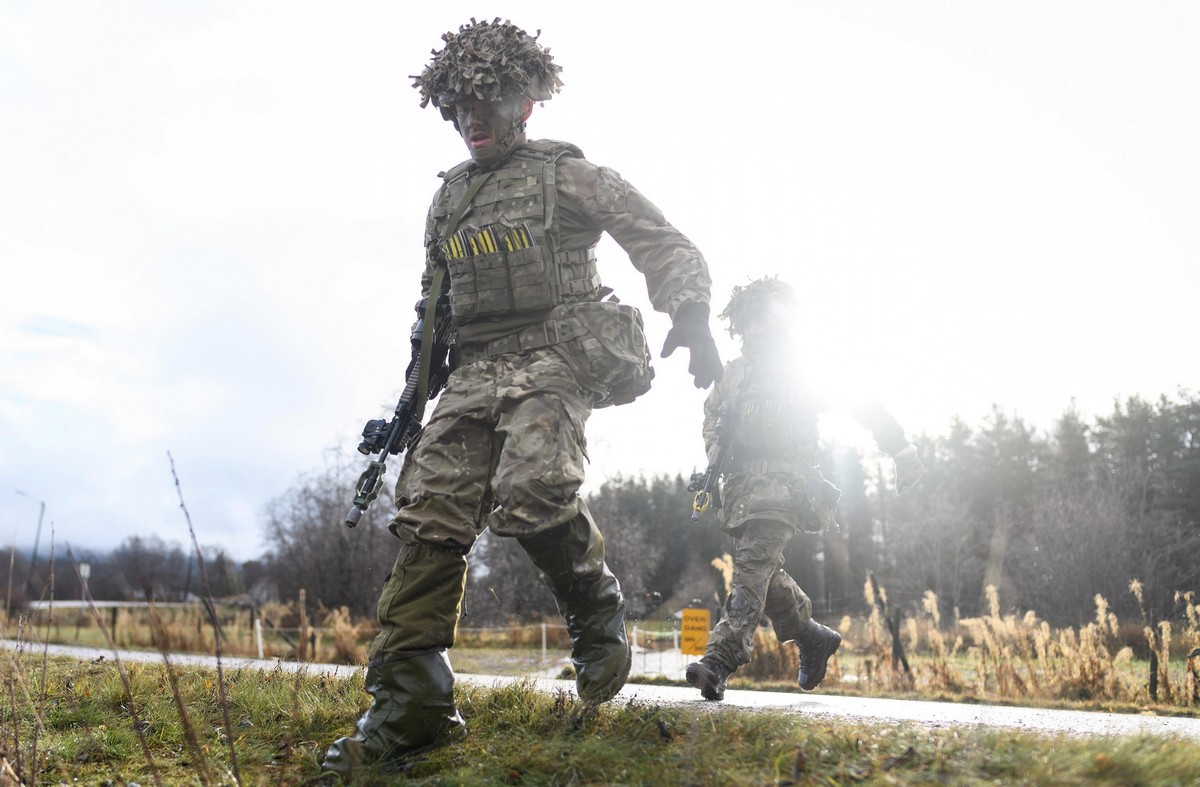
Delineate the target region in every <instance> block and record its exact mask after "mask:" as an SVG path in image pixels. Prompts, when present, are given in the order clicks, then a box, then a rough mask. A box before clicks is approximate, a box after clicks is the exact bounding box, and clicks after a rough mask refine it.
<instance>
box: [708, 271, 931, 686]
mask: <svg viewBox="0 0 1200 787" xmlns="http://www.w3.org/2000/svg"><path fill="white" fill-rule="evenodd" d="M795 316H796V306H795V303H794V300H793V298H792V291H791V288H790V287H789V286H788V285H787V284H785V283H783V282H781V281H779V280H778V279H775V278H765V279H760V280H758V281H755V282H752V283H750V284H748V285H746V286H743V287H736V288H734V291H733V297H732V298H731V299H730V302H729V306H728V307H727V308H726V309H725V311H724V312H722V313H721V318H722V319H728V320H729V332H730V334H731V335H734V336H737V335H740V336H741V337H742V356H741V357H739V358H735V359H734V360H732V361H730V362H729V363H728V364H727V365H726V367H725V375H724V377H723V378H722V380H721V381H720V382H719V383H718V385H717V386H716V387H714V388H713V390H712V392H711V393H710V394H709V395H708V398H707V399H706V400H705V402H704V441H705V446H706V448H707V449H708V452H709V456H710V459H711V458H715V457H714V452H715V448H716V445H717V440H718V431H720V432H722V433H724V437H723V439H724V440H725V441H726V445H727V450H729V452H730V453H729V458H728V460H727V463H726V464H725V467H724V472H723V482H722V486H721V501H722V503H721V509H720V517H721V527H722V529H723V530H725V531H726V532H727V533H729V534H730V535H732V536H733V538H734V554H733V582H732V587H731V589H730V592H729V595H728V596H727V597H726V599H725V605H724V608H723V609H722V610H721V619H720V620H719V621H718V622H717V625H716V627H714V629H713V631H712V633H711V634H710V635H709V638H708V646H707V647H706V648H705V654H704V656H703V658H701V659H700V660H699V661H697V662H693V663H692V664H689V665H688V667H687V670H686V672H685V674H686V677H687V680H688V683H690V684H691V685H693V686H695V687H696V688H698V689H700V692H701V694H702V695H703V696H704V697H705V699H709V700H720V699H722V698H724V696H725V684H726V682H727V681H728V679H729V676H730V675H732V674H733V673H734V672H735V671H736V670H737V668H738V667H740V666H742V665H743V664H746V663H747V662H749V661H750V652H751V649H752V646H753V643H754V632H755V630H756V629H757V628H758V622H759V620H760V619H761V617H762V615H763V614H764V612H765V613H766V615H767V617H768V618H770V620H771V624H772V626H773V627H774V629H775V636H776V637H777V638H778V639H779V641H780V642H789V641H790V642H795V643H796V645H797V646H798V648H799V653H800V672H799V675H798V676H797V680H798V682H799V684H800V688H802V689H804V690H805V691H811V690H812V689H815V688H816V687H817V685H818V684H820V682H821V680H822V679H824V677H825V668H826V664H827V662H828V661H829V657H830V656H832V655H833V654H834V652H836V651H837V649H838V646H839V645H840V644H841V641H842V638H841V636H840V635H838V633H837V632H836V631H834V630H832V629H830V628H828V627H826V626H823V625H821V624H820V623H817V622H816V621H815V620H813V619H812V604H811V602H810V601H809V599H808V596H806V595H805V594H804V591H802V590H801V589H800V587H799V586H798V585H797V584H796V582H795V580H793V579H792V578H791V577H790V576H788V574H787V572H785V571H784V570H783V568H782V566H783V550H784V547H786V546H787V543H788V541H789V540H790V539H791V537H792V535H793V534H794V533H795V532H796V531H798V530H803V531H805V532H820V531H823V530H824V529H825V528H827V527H829V526H831V525H833V524H834V512H835V508H836V506H837V500H838V497H839V493H838V491H837V488H836V487H834V486H833V485H832V484H831V483H829V482H828V481H827V480H825V478H824V477H823V476H822V475H821V471H820V467H819V464H818V462H819V460H818V456H819V455H818V452H817V417H818V415H819V413H821V412H823V411H825V410H827V409H828V408H827V407H826V406H825V405H824V404H823V403H822V402H821V401H820V400H819V399H818V397H817V396H816V395H814V393H813V391H812V390H811V389H810V388H809V387H808V386H806V385H805V383H804V380H803V377H802V375H800V374H799V373H798V372H797V370H796V369H795V365H796V360H795V358H793V357H789V352H790V351H791V349H792V348H793V347H794V345H793V343H792V342H791V341H790V339H789V337H788V327H789V325H790V324H791V323H792V322H794V320H795ZM854 415H855V416H856V417H857V418H858V420H859V421H860V422H861V423H862V424H863V425H864V426H866V427H868V428H869V429H871V431H872V433H873V435H874V437H875V441H876V443H878V445H879V447H880V448H881V449H883V450H884V451H886V452H887V453H889V454H891V455H892V457H893V458H894V460H895V463H896V486H897V489H904V488H906V487H908V486H911V485H912V484H914V483H916V481H917V479H918V478H920V476H921V474H922V472H923V471H924V469H923V467H922V465H921V461H920V459H918V458H917V452H916V448H915V447H913V446H912V445H911V444H910V443H909V442H908V440H906V439H905V437H904V430H903V429H901V428H900V425H899V424H898V423H896V420H895V419H894V418H892V417H891V416H890V415H888V414H887V413H886V412H884V410H883V409H882V408H881V407H879V406H878V405H877V404H872V405H870V406H868V407H863V408H858V409H857V410H855V411H854ZM718 424H719V425H718Z"/></svg>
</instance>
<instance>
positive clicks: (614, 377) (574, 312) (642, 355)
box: [550, 300, 654, 408]
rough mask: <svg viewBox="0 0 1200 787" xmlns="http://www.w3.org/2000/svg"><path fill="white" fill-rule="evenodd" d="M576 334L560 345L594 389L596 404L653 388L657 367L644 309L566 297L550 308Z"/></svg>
mask: <svg viewBox="0 0 1200 787" xmlns="http://www.w3.org/2000/svg"><path fill="white" fill-rule="evenodd" d="M550 319H551V320H561V321H562V322H564V323H566V324H567V326H568V330H567V331H566V334H567V335H571V334H575V335H576V338H573V339H570V340H568V341H566V342H563V343H561V344H558V345H556V346H557V347H558V348H559V349H560V350H561V351H562V353H563V355H564V357H565V358H566V360H567V363H568V364H569V365H570V367H571V371H573V372H574V373H575V376H576V378H577V379H578V381H579V384H580V385H581V386H583V387H584V388H588V389H591V390H592V391H593V392H595V395H596V401H595V405H594V406H595V407H598V408H599V407H609V406H611V405H618V404H628V403H629V402H632V401H633V400H634V399H636V398H638V397H639V396H641V395H642V394H644V393H646V391H649V390H650V383H651V381H652V380H653V379H654V369H653V368H651V366H650V347H649V345H648V344H647V342H646V333H645V329H644V327H643V324H642V315H641V312H639V311H638V310H637V309H636V308H634V307H633V306H627V305H625V304H623V303H618V302H616V301H612V300H608V301H588V302H584V303H567V304H563V305H562V306H559V307H557V308H555V309H554V310H553V311H552V312H551V313H550Z"/></svg>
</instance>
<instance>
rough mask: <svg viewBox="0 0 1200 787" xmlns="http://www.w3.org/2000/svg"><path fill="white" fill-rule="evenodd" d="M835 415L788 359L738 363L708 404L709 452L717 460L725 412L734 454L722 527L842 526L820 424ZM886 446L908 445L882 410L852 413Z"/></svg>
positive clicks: (869, 407)
mask: <svg viewBox="0 0 1200 787" xmlns="http://www.w3.org/2000/svg"><path fill="white" fill-rule="evenodd" d="M829 409H830V407H829V405H828V403H827V402H825V401H824V400H823V398H822V397H820V396H819V395H818V394H817V393H816V392H815V391H814V390H813V389H812V388H811V387H810V386H809V385H808V384H806V382H805V381H804V379H803V377H802V376H801V375H800V374H799V373H798V372H797V371H796V369H795V368H794V365H793V364H789V363H788V359H786V358H782V357H778V356H776V357H770V358H766V359H748V358H746V357H745V356H742V357H738V358H734V359H733V360H731V361H729V362H728V363H727V364H725V374H724V376H723V377H722V378H721V380H720V382H718V383H717V384H716V385H715V386H713V390H712V391H711V392H710V393H709V395H708V397H707V398H706V399H705V402H704V427H703V434H704V446H705V450H706V451H707V452H708V456H709V460H710V461H712V460H713V459H714V458H715V456H714V451H715V448H716V443H717V429H716V427H717V420H718V418H721V417H722V414H724V419H723V420H722V428H724V429H726V430H727V436H726V444H727V446H728V450H729V451H730V456H729V457H728V461H727V463H726V470H725V472H724V474H723V475H724V479H723V483H722V487H721V497H722V507H721V511H720V516H721V523H722V526H723V527H724V528H726V529H727V530H736V529H737V528H739V527H740V526H741V525H742V524H744V523H745V522H747V521H749V520H751V519H770V520H775V521H780V522H785V523H787V524H790V525H792V526H793V527H797V528H800V529H803V530H806V531H809V532H818V531H821V530H824V529H826V528H829V527H831V526H834V525H835V521H834V514H835V512H836V508H837V501H838V498H839V496H840V493H839V492H838V490H837V488H836V487H835V486H834V485H833V484H831V483H830V482H829V481H828V480H826V479H825V477H824V476H823V475H822V474H821V470H820V454H819V449H818V419H819V416H820V414H821V413H823V412H827V411H828V410H829ZM851 412H852V414H853V415H854V417H855V418H856V419H857V420H858V421H859V422H860V423H861V424H862V425H863V426H865V427H866V428H868V429H870V430H871V433H872V435H873V436H874V437H875V441H876V443H877V444H878V445H879V447H880V448H881V449H882V450H883V451H885V452H887V453H888V454H895V453H896V452H898V451H900V450H901V449H902V448H904V447H905V446H906V445H907V444H908V441H907V439H906V438H905V436H904V430H903V429H902V428H901V427H900V424H899V423H897V421H896V419H895V418H893V417H892V416H891V415H889V414H888V413H887V412H886V411H885V410H884V409H883V408H882V407H881V406H880V405H879V404H877V403H870V404H867V405H864V406H857V407H854V408H852V409H851Z"/></svg>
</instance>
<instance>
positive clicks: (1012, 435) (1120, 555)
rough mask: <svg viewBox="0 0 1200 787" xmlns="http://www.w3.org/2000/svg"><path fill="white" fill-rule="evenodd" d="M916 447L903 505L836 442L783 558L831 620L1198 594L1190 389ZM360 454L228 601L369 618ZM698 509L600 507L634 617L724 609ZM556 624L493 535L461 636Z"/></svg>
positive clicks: (1155, 605)
mask: <svg viewBox="0 0 1200 787" xmlns="http://www.w3.org/2000/svg"><path fill="white" fill-rule="evenodd" d="M914 443H915V444H916V445H917V448H918V451H919V453H920V456H921V459H922V461H923V462H924V464H925V466H926V468H927V470H926V475H925V476H924V478H922V479H921V482H920V483H919V484H917V486H916V487H914V488H912V489H910V490H906V491H905V493H904V494H901V495H897V494H896V493H895V491H894V486H893V484H892V478H891V464H890V461H888V460H886V458H884V457H882V455H880V454H878V453H875V452H868V453H865V454H864V453H861V452H859V451H857V450H853V449H848V448H845V447H841V446H837V445H827V446H825V447H824V449H823V452H824V453H823V457H822V467H823V471H824V472H825V474H826V475H827V476H828V477H829V478H830V479H831V480H832V481H833V482H834V483H835V484H837V486H838V487H839V488H840V489H841V491H842V497H841V501H840V503H839V513H838V519H839V523H840V527H839V528H838V529H837V530H831V531H829V532H826V533H823V534H799V535H798V536H797V537H796V538H794V539H793V540H792V542H791V544H790V545H789V547H788V550H787V552H786V554H785V560H786V568H787V570H788V572H789V573H790V574H792V576H794V577H795V578H796V579H797V581H798V582H799V583H800V584H801V586H802V587H804V588H805V590H806V591H807V592H808V594H809V595H810V596H811V597H812V599H813V602H814V606H815V608H816V610H817V613H818V615H819V616H822V617H825V618H829V617H831V616H840V615H841V614H862V613H865V612H866V611H867V601H866V599H865V596H864V592H863V586H864V582H865V580H866V578H867V577H868V576H873V577H874V578H875V580H876V582H877V583H878V584H879V585H882V586H883V587H885V588H886V589H887V592H888V596H889V601H890V603H891V605H892V606H893V608H901V609H909V610H912V611H915V610H917V609H919V608H920V604H921V601H922V598H923V597H924V595H925V593H926V591H933V592H934V593H935V594H936V595H937V598H938V600H939V604H940V605H942V607H943V608H942V610H941V614H942V616H943V618H945V619H953V618H954V616H956V615H957V616H961V617H970V616H975V615H977V614H980V613H982V612H985V611H986V609H987V600H986V595H985V588H987V587H988V586H989V585H990V586H994V587H995V588H997V589H998V592H999V596H1000V601H1001V606H1002V608H1003V609H1005V610H1009V611H1021V612H1023V611H1026V610H1034V611H1035V612H1036V613H1037V614H1038V615H1039V616H1040V617H1041V618H1043V619H1045V620H1047V621H1049V622H1051V623H1052V624H1055V625H1078V624H1080V623H1083V622H1087V621H1088V620H1090V619H1091V618H1092V617H1093V616H1094V613H1095V596H1096V595H1097V594H1099V595H1101V596H1103V597H1104V598H1105V599H1106V600H1107V601H1108V603H1109V605H1110V607H1111V609H1112V610H1113V611H1114V612H1116V613H1118V614H1119V615H1121V616H1122V617H1133V618H1137V617H1138V616H1143V617H1144V619H1145V620H1146V621H1147V622H1154V621H1157V620H1163V619H1170V618H1171V617H1173V616H1175V615H1176V614H1177V612H1178V609H1179V602H1178V600H1177V597H1176V593H1177V591H1197V590H1200V587H1197V586H1198V585H1200V580H1198V576H1200V572H1198V571H1197V563H1198V560H1200V399H1198V398H1197V397H1196V396H1195V395H1194V394H1191V393H1189V392H1186V391H1185V392H1180V394H1178V396H1177V397H1175V398H1169V397H1166V396H1164V397H1161V398H1160V399H1158V400H1156V401H1150V400H1145V399H1142V398H1138V397H1132V398H1129V399H1127V400H1125V401H1123V402H1115V403H1114V407H1113V411H1112V413H1111V414H1109V415H1107V416H1103V417H1098V418H1095V419H1094V420H1092V421H1091V422H1088V421H1085V419H1083V418H1082V417H1081V416H1080V415H1079V414H1078V413H1077V412H1075V411H1074V409H1069V410H1068V411H1067V412H1066V413H1064V414H1063V415H1062V416H1061V417H1060V418H1059V419H1058V420H1057V421H1056V422H1055V423H1054V425H1053V427H1052V428H1051V429H1050V430H1049V431H1048V432H1039V431H1038V430H1035V429H1034V428H1032V427H1030V426H1029V425H1028V424H1026V423H1025V422H1024V421H1023V420H1022V419H1021V418H1019V417H1015V416H1013V415H1010V414H1007V413H1005V412H1004V411H1003V410H1002V409H1000V408H998V407H997V408H994V409H993V411H992V412H991V413H990V414H989V415H988V416H987V417H986V418H984V419H982V422H981V423H979V424H978V425H975V426H971V425H968V424H967V423H965V422H964V421H962V420H961V419H955V420H954V421H953V422H952V423H951V425H950V428H949V430H948V433H947V434H945V435H942V436H933V437H931V436H923V435H919V436H917V437H915V438H914ZM357 459H359V457H358V456H357V455H354V458H353V459H349V460H347V459H344V458H343V459H339V460H334V461H332V462H331V463H330V464H329V465H327V466H326V467H323V468H321V469H319V470H317V471H314V472H312V473H310V474H308V475H306V476H304V477H302V478H300V479H299V480H298V481H297V482H296V483H295V484H294V485H293V486H292V488H290V489H288V490H286V491H285V492H283V493H282V494H280V495H279V496H278V497H276V498H275V499H274V500H273V501H272V502H271V503H270V504H269V506H268V507H267V509H266V511H265V513H264V520H265V523H264V527H265V533H266V536H267V541H268V543H269V545H270V547H269V549H268V551H267V553H266V554H264V555H263V556H262V557H261V558H260V559H258V560H254V561H248V562H246V563H243V564H242V565H240V566H239V565H236V564H235V563H234V562H233V561H232V560H229V559H228V557H227V556H226V555H224V554H222V553H220V552H219V551H217V550H208V552H209V555H207V556H206V566H207V568H208V573H209V580H210V584H211V585H212V592H213V595H214V596H224V595H229V594H236V593H244V592H252V591H255V590H256V589H257V592H260V593H262V592H264V590H263V589H264V588H266V589H268V590H267V591H265V592H269V594H270V595H273V596H275V597H278V598H282V599H285V600H286V599H294V598H297V597H298V595H299V591H300V590H302V589H303V590H304V591H305V595H306V599H307V601H308V603H309V605H310V606H311V607H312V611H313V612H317V611H318V610H319V608H321V607H325V608H334V607H343V606H344V607H347V608H349V609H350V611H351V612H352V613H354V614H356V615H361V616H372V615H373V614H374V606H375V602H376V599H377V598H378V593H379V589H380V587H381V585H382V583H383V581H384V579H385V578H386V576H387V574H388V572H389V571H390V570H391V566H392V562H393V560H394V559H395V554H396V548H397V546H398V541H397V540H396V539H395V537H394V536H392V535H391V534H390V533H389V532H388V531H387V528H386V526H387V522H388V519H389V518H390V515H391V513H392V510H391V506H390V504H389V502H388V501H387V500H386V499H384V498H381V499H380V500H379V501H377V502H376V504H375V505H374V506H373V507H372V509H371V510H370V511H369V512H368V514H367V515H366V516H365V517H364V519H363V521H362V523H361V524H360V525H359V526H358V527H357V528H354V529H349V528H346V527H345V526H344V525H343V524H342V519H343V517H344V515H345V513H346V509H347V507H348V505H349V501H350V500H351V499H352V498H353V489H354V483H355V481H356V480H357V475H358V471H359V470H360V469H361V467H360V462H359V461H356V460H357ZM881 459H882V461H881ZM396 464H398V463H396ZM691 499H692V494H691V493H690V492H688V490H687V482H686V480H685V479H684V478H683V477H682V476H669V475H660V476H655V477H652V478H643V477H637V478H613V479H610V480H608V481H607V482H606V483H604V484H603V485H602V486H601V487H600V488H599V489H598V490H597V491H595V492H594V493H592V494H591V495H589V496H588V504H589V506H590V508H591V510H592V513H593V515H594V516H595V517H596V520H597V522H598V523H599V524H600V528H601V530H602V531H603V532H604V535H605V539H606V548H607V553H608V559H609V564H610V566H611V567H612V569H613V571H614V573H616V574H617V576H618V577H619V578H620V580H621V584H622V587H623V589H624V590H625V594H626V596H627V598H628V599H629V609H630V616H631V617H632V618H633V619H635V620H636V619H639V618H661V617H665V616H667V615H671V614H673V613H675V612H677V611H678V610H679V609H681V608H682V607H685V606H690V605H693V604H701V605H706V606H709V607H710V608H712V609H714V610H715V609H716V608H717V607H718V606H719V604H720V603H721V601H722V600H723V593H724V584H725V583H724V575H723V573H722V568H721V560H722V557H723V556H724V555H726V554H727V553H728V552H729V550H730V548H731V546H732V539H730V538H729V537H728V536H726V535H725V534H723V533H721V532H720V531H719V529H718V528H717V526H716V523H715V521H714V519H713V518H711V515H707V516H705V517H704V518H702V520H701V521H700V522H699V523H693V522H692V521H690V516H691ZM87 557H88V558H89V559H90V561H92V565H93V569H92V579H91V580H90V587H91V591H92V594H93V595H94V597H96V598H118V599H119V598H136V597H140V596H139V595H138V594H139V593H143V592H144V591H143V588H144V586H145V584H146V582H149V585H150V586H151V587H152V588H154V592H155V595H156V597H158V598H177V597H181V596H183V595H185V594H186V593H188V592H189V591H190V592H193V593H198V592H199V588H198V582H199V579H198V575H197V574H196V572H195V569H194V555H192V556H189V553H188V551H185V550H183V549H181V548H179V547H178V546H177V545H174V544H168V543H164V542H162V541H161V540H160V539H157V538H155V537H150V538H141V537H133V538H131V539H128V540H127V541H126V542H124V543H123V544H122V545H121V546H120V547H118V548H117V549H115V550H113V552H111V553H109V554H107V555H99V554H92V555H89V556H87ZM210 558H211V559H210ZM10 565H11V567H12V568H11V576H13V577H14V579H15V580H16V581H15V583H14V584H15V585H16V587H17V590H18V591H19V590H20V589H21V587H22V585H23V580H24V579H25V578H26V577H27V572H28V566H27V565H26V566H22V563H21V560H20V559H15V560H14V559H13V556H10V559H9V560H6V561H2V563H0V582H3V581H5V579H3V577H5V576H6V573H8V572H7V571H6V570H8V569H9V566H10ZM42 571H44V568H43V569H42ZM58 575H59V577H60V580H59V583H58V585H57V587H59V588H60V589H61V590H60V592H57V593H56V595H57V596H58V597H60V598H63V597H70V594H71V592H72V589H74V591H75V592H77V591H78V587H77V586H75V585H73V583H75V582H76V579H75V577H74V576H73V573H72V572H70V571H69V569H68V571H66V572H64V571H63V569H62V568H60V569H59V574H58ZM64 575H66V579H63V577H64ZM1133 580H1139V581H1140V582H1141V583H1142V584H1143V586H1144V592H1143V597H1142V599H1141V600H1139V599H1136V598H1135V597H1134V596H1133V595H1132V594H1131V593H1130V590H1129V586H1130V583H1131V582H1132V581H1133ZM555 619H557V612H556V610H555V607H554V602H553V600H552V598H551V597H550V594H549V592H548V591H547V590H546V589H545V588H544V587H543V586H542V584H541V582H540V581H539V580H538V577H537V572H536V570H535V569H534V568H533V567H532V565H531V563H530V561H529V560H528V559H527V558H526V557H525V556H524V554H523V553H522V552H521V550H520V547H519V545H518V544H517V543H516V542H515V541H514V540H512V539H505V538H496V537H492V536H491V535H490V534H488V533H486V532H485V533H483V534H482V536H481V538H480V540H479V541H478V543H477V544H476V546H475V549H474V550H473V551H472V553H471V556H470V572H469V575H468V587H467V594H466V598H465V601H464V614H463V620H462V625H463V626H467V627H470V626H497V625H505V624H508V623H512V622H517V623H528V622H536V621H539V620H555Z"/></svg>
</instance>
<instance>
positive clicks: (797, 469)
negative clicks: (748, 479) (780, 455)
mask: <svg viewBox="0 0 1200 787" xmlns="http://www.w3.org/2000/svg"><path fill="white" fill-rule="evenodd" d="M731 465H732V467H730V468H729V469H728V470H726V471H725V472H726V473H728V474H730V475H738V474H742V475H767V474H768V473H788V474H795V473H801V472H803V471H804V469H805V467H806V464H805V463H804V462H799V461H796V460H794V459H743V460H741V461H739V462H732V463H731Z"/></svg>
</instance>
